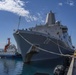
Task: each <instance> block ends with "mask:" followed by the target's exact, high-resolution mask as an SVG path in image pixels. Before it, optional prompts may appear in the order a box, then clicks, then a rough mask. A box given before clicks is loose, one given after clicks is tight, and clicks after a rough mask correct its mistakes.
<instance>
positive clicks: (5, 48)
mask: <svg viewBox="0 0 76 75" xmlns="http://www.w3.org/2000/svg"><path fill="white" fill-rule="evenodd" d="M9 45H10V38H8V43H7V44H6V45H5V47H4V52H7V49H8V47H9Z"/></svg>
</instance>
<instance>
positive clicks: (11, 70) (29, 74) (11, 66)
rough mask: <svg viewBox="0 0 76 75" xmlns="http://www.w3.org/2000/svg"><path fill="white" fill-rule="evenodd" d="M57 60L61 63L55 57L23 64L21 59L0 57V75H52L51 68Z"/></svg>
mask: <svg viewBox="0 0 76 75" xmlns="http://www.w3.org/2000/svg"><path fill="white" fill-rule="evenodd" d="M57 61H58V62H57ZM59 61H60V63H61V60H59V59H57V60H51V61H41V62H32V63H31V64H23V61H22V59H12V58H10V59H8V58H0V75H34V74H35V73H48V74H49V75H53V70H54V68H55V66H56V65H57V64H59Z"/></svg>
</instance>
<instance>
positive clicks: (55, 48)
mask: <svg viewBox="0 0 76 75" xmlns="http://www.w3.org/2000/svg"><path fill="white" fill-rule="evenodd" d="M13 35H14V38H15V40H16V42H17V45H18V48H19V50H20V51H21V55H22V58H23V61H24V62H30V61H39V60H51V59H57V58H59V57H61V56H65V55H67V54H69V55H71V54H73V53H74V46H73V45H72V41H71V36H69V34H68V28H67V26H64V25H62V24H61V23H60V21H56V19H55V14H54V13H53V12H52V11H50V12H49V13H48V14H47V17H46V22H45V24H44V25H43V24H40V25H36V26H35V27H31V28H28V29H22V30H20V29H18V30H16V31H15V32H14V33H13Z"/></svg>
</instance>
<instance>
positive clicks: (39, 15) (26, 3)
mask: <svg viewBox="0 0 76 75" xmlns="http://www.w3.org/2000/svg"><path fill="white" fill-rule="evenodd" d="M50 10H52V11H53V12H54V13H55V15H56V19H57V20H59V21H61V23H62V24H63V25H66V26H67V27H68V29H69V30H68V32H69V34H70V35H71V38H72V43H73V45H74V46H76V41H75V38H76V35H75V33H76V0H0V26H1V27H0V48H3V47H4V45H5V44H6V43H7V38H11V43H13V44H16V42H15V40H14V37H13V32H14V31H13V30H14V29H17V28H18V23H19V16H21V21H20V27H19V28H20V29H22V28H29V27H32V26H35V25H36V24H40V23H42V24H44V23H45V18H46V14H47V13H48V12H49V11H50Z"/></svg>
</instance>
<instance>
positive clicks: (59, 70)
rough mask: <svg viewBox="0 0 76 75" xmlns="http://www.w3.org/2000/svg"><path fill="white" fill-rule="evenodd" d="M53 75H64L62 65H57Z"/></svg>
mask: <svg viewBox="0 0 76 75" xmlns="http://www.w3.org/2000/svg"><path fill="white" fill-rule="evenodd" d="M53 73H54V75H64V66H63V65H57V66H56V67H55V69H54V72H53Z"/></svg>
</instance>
